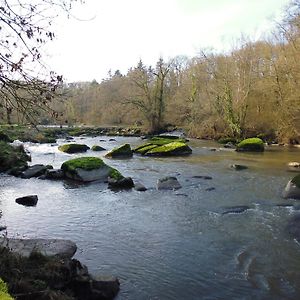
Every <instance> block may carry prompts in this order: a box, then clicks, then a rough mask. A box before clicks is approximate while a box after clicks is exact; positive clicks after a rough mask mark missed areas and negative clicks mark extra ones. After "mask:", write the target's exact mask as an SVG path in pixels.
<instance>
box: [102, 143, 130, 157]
mask: <svg viewBox="0 0 300 300" xmlns="http://www.w3.org/2000/svg"><path fill="white" fill-rule="evenodd" d="M105 157H107V158H127V157H132V150H131V147H130V145H129V144H124V145H121V146H119V147H116V148H114V149H112V150H111V151H109V152H108V153H107V154H106V155H105Z"/></svg>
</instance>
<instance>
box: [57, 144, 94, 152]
mask: <svg viewBox="0 0 300 300" xmlns="http://www.w3.org/2000/svg"><path fill="white" fill-rule="evenodd" d="M89 149H90V147H88V146H87V145H85V144H65V145H61V146H59V147H58V150H60V151H62V152H66V153H81V152H86V151H87V150H89Z"/></svg>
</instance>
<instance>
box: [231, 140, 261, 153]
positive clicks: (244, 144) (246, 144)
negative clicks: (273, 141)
mask: <svg viewBox="0 0 300 300" xmlns="http://www.w3.org/2000/svg"><path fill="white" fill-rule="evenodd" d="M264 150H265V147H264V142H263V140H261V139H260V138H249V139H245V140H243V141H241V142H240V143H239V144H237V147H236V151H238V152H241V151H249V152H263V151H264Z"/></svg>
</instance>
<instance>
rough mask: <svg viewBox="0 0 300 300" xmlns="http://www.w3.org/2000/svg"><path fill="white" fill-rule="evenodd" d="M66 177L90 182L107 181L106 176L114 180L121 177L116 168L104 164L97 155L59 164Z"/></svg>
mask: <svg viewBox="0 0 300 300" xmlns="http://www.w3.org/2000/svg"><path fill="white" fill-rule="evenodd" d="M61 169H62V170H63V172H64V175H65V176H66V177H67V178H70V179H73V180H78V181H83V182H90V181H95V180H101V181H107V180H108V177H111V178H113V179H116V180H120V179H122V178H123V176H122V175H121V173H120V172H119V171H117V170H116V169H114V168H112V167H110V166H108V165H106V164H105V163H104V162H103V160H102V159H100V158H98V157H80V158H75V159H71V160H68V161H66V162H64V163H63V164H62V166H61Z"/></svg>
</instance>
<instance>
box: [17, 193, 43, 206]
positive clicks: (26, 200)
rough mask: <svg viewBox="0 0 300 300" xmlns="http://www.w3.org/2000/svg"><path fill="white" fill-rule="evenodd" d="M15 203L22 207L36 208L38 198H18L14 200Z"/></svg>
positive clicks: (32, 196)
mask: <svg viewBox="0 0 300 300" xmlns="http://www.w3.org/2000/svg"><path fill="white" fill-rule="evenodd" d="M16 202H17V203H18V204H21V205H24V206H36V204H37V202H38V196H37V195H29V196H24V197H20V198H17V199H16Z"/></svg>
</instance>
